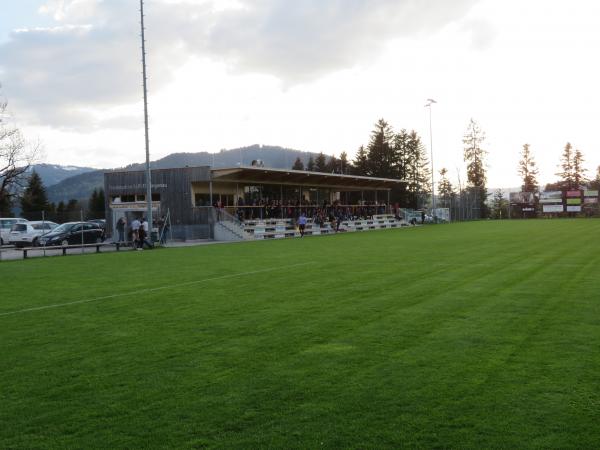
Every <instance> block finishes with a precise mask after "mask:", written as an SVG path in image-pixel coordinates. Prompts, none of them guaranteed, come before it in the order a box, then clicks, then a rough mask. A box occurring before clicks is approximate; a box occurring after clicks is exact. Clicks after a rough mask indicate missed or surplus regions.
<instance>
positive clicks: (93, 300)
mask: <svg viewBox="0 0 600 450" xmlns="http://www.w3.org/2000/svg"><path fill="white" fill-rule="evenodd" d="M307 264H310V263H308V262H305V263H298V264H292V265H289V266H279V267H271V268H268V269H261V270H252V271H250V272H241V273H233V274H231V275H222V276H220V277H213V278H204V279H203V280H196V281H186V282H185V283H177V284H170V285H168V286H160V287H155V288H147V289H139V290H137V291H131V292H123V293H121V294H112V295H105V296H104V297H96V298H88V299H85V300H77V301H74V302H68V303H58V304H55V305H46V306H37V307H35V308H27V309H20V310H18V311H10V312H5V313H0V317H4V316H13V315H15V314H22V313H27V312H33V311H42V310H44V309H52V308H62V307H64V306H71V305H79V304H82V303H91V302H98V301H100V300H110V299H113V298H118V297H127V296H128V295H137V294H145V293H147V292H156V291H162V290H165V289H172V288H178V287H183V286H191V285H194V284H200V283H207V282H209V281H217V280H225V279H227V278H236V277H243V276H247V275H255V274H257V273H264V272H273V271H274V270H281V269H290V268H292V267H300V266H306V265H307Z"/></svg>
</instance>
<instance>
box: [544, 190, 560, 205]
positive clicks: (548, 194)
mask: <svg viewBox="0 0 600 450" xmlns="http://www.w3.org/2000/svg"><path fill="white" fill-rule="evenodd" d="M540 199H541V200H550V199H553V200H557V202H560V201H562V192H561V191H545V192H542V193H540ZM545 203H548V202H545Z"/></svg>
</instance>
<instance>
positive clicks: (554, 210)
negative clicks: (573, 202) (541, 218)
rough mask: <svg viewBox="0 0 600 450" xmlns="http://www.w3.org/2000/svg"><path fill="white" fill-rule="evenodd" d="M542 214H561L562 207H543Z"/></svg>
mask: <svg viewBox="0 0 600 450" xmlns="http://www.w3.org/2000/svg"><path fill="white" fill-rule="evenodd" d="M543 212H545V213H561V212H564V208H563V205H544V206H543Z"/></svg>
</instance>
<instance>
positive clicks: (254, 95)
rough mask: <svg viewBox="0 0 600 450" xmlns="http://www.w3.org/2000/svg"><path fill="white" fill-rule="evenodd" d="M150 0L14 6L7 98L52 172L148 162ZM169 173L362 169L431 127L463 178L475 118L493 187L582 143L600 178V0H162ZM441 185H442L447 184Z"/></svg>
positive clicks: (6, 60) (157, 116)
mask: <svg viewBox="0 0 600 450" xmlns="http://www.w3.org/2000/svg"><path fill="white" fill-rule="evenodd" d="M138 7H139V2H138V1H137V0H0V83H1V84H2V90H1V92H0V95H1V96H2V97H4V98H5V99H7V100H8V101H9V107H10V110H11V112H12V114H13V116H14V118H15V119H14V120H15V121H16V122H17V124H18V125H19V126H20V127H21V128H22V129H23V131H24V132H25V134H26V136H27V137H28V138H30V139H38V138H39V139H40V140H41V141H42V142H43V144H44V147H45V162H49V163H57V164H73V165H89V166H93V167H117V166H122V165H125V164H128V163H131V162H140V161H143V160H144V158H145V149H144V136H143V108H142V104H141V97H142V90H141V75H140V71H141V66H140V59H141V55H140V49H139V46H140V43H139V40H138V39H139V11H138ZM146 13H147V27H148V29H147V40H148V43H147V45H148V64H149V66H148V71H149V89H150V139H151V154H152V159H158V158H160V157H162V156H165V155H167V154H169V153H173V152H196V151H209V152H215V151H219V150H220V149H223V148H235V147H241V146H247V145H252V144H268V145H281V146H285V147H290V148H295V149H299V150H304V151H313V152H319V151H323V152H324V153H328V154H335V155H338V156H339V154H340V153H341V152H342V151H346V152H348V153H349V154H350V155H351V156H353V155H354V153H355V151H356V149H357V148H358V147H359V146H360V145H361V144H367V143H368V140H369V135H370V132H371V130H372V129H373V124H374V123H375V122H376V121H377V120H378V119H379V118H382V117H383V118H385V119H386V120H387V121H388V122H389V123H390V124H391V125H392V126H393V127H394V128H395V129H400V128H407V129H415V130H417V131H418V132H419V133H420V135H421V136H422V137H423V140H424V142H425V143H426V144H427V146H428V148H429V116H428V112H427V109H426V108H424V104H425V101H426V99H427V98H434V99H435V100H437V102H438V103H437V104H436V105H434V107H433V116H432V118H433V121H432V122H433V153H434V163H435V169H436V172H437V170H438V169H439V168H440V167H442V166H444V167H446V168H447V169H448V170H449V172H450V175H451V176H452V178H453V179H454V180H453V181H456V178H457V173H458V172H460V176H461V177H462V180H461V181H463V183H464V181H465V177H466V176H465V170H464V163H463V161H462V135H463V134H464V131H465V129H466V127H467V125H468V122H469V119H470V118H474V119H475V120H477V121H478V122H479V123H480V125H481V127H482V128H483V129H484V130H485V132H486V134H487V140H486V142H485V148H486V149H487V150H488V151H489V156H488V159H487V164H488V175H489V176H488V178H489V182H488V185H489V186H491V187H509V186H518V185H519V184H520V182H519V178H518V176H517V162H518V160H519V153H520V150H521V148H522V145H523V144H524V143H529V144H530V145H531V150H532V152H533V154H534V156H535V158H536V160H537V162H538V165H539V168H540V179H541V181H543V182H546V181H552V180H554V178H555V176H554V173H555V172H556V171H557V167H556V166H557V164H558V162H559V157H560V153H561V150H562V148H563V147H564V145H565V143H566V142H567V141H570V142H571V143H572V144H573V146H574V147H575V148H578V149H580V150H581V151H582V152H583V153H584V155H585V158H586V166H587V168H588V169H589V175H590V176H591V175H592V174H593V173H595V168H596V167H597V166H598V165H600V134H599V133H598V131H597V129H598V127H599V126H600V89H599V88H598V86H599V83H600V63H599V56H598V55H600V27H599V26H598V25H597V22H598V19H599V18H600V2H598V1H592V0H589V1H586V0H571V1H566V0H564V1H556V0H543V1H542V0H502V1H500V0H452V1H448V0H186V1H184V0H147V3H146ZM436 176H437V173H436Z"/></svg>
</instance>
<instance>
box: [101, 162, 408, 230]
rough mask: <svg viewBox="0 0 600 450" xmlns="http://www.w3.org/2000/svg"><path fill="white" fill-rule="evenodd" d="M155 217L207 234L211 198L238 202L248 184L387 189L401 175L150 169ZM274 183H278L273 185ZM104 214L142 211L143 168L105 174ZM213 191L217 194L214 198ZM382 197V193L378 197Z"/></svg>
mask: <svg viewBox="0 0 600 450" xmlns="http://www.w3.org/2000/svg"><path fill="white" fill-rule="evenodd" d="M151 176H152V200H153V203H152V204H153V216H154V217H153V219H154V220H156V219H158V218H159V217H161V216H163V215H164V216H166V215H167V213H169V215H170V219H171V231H172V233H173V238H175V239H210V238H211V237H212V226H213V218H214V214H213V209H212V204H213V200H215V201H216V200H223V199H225V198H227V203H228V205H227V206H233V205H236V204H237V200H238V198H239V197H240V196H243V192H244V189H247V188H248V186H256V185H261V186H271V188H270V189H271V190H272V191H273V190H275V191H277V192H281V196H282V197H283V192H284V189H289V188H290V187H294V186H295V187H297V188H299V190H300V193H302V189H306V190H307V189H310V188H312V189H313V190H314V189H322V190H327V191H328V192H329V194H330V195H331V194H332V192H334V191H337V192H338V193H339V192H340V191H347V192H352V191H354V192H358V191H361V192H362V191H375V192H377V191H378V190H379V191H388V192H389V190H390V189H391V188H392V187H394V186H395V185H397V184H398V183H402V181H400V180H390V179H383V178H372V177H360V176H351V175H339V174H327V173H317V172H305V171H294V170H281V169H266V168H259V167H233V168H229V169H212V168H211V167H209V166H203V167H185V168H175V169H156V170H152V174H151ZM275 186H279V187H277V188H275ZM104 192H105V198H106V205H105V207H106V212H107V214H106V218H107V227H108V230H109V232H112V230H114V226H115V224H116V221H117V220H118V218H119V217H122V216H123V217H125V218H126V220H127V223H130V222H131V221H132V220H133V218H134V217H143V216H145V215H146V208H147V206H146V198H145V197H146V172H145V171H131V172H127V171H122V172H106V173H105V174H104ZM215 197H216V198H215ZM382 200H385V199H382Z"/></svg>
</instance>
